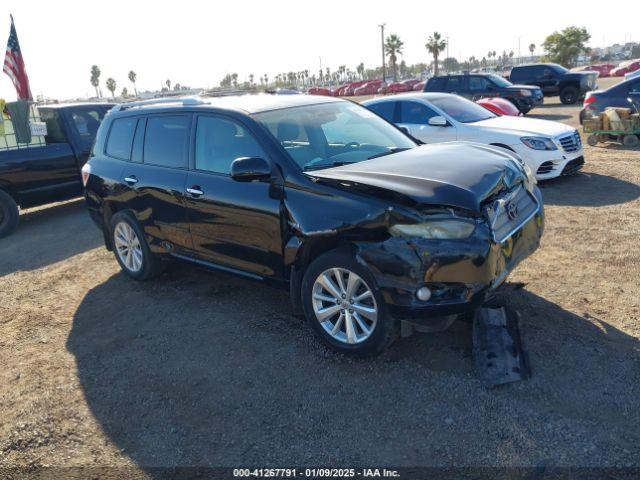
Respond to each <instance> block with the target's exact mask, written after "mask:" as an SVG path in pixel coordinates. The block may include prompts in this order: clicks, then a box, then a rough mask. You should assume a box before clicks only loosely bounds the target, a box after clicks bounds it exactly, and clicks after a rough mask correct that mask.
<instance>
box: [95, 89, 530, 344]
mask: <svg viewBox="0 0 640 480" xmlns="http://www.w3.org/2000/svg"><path fill="white" fill-rule="evenodd" d="M173 101H174V102H175V100H173ZM84 171H85V173H86V179H87V183H86V200H87V205H88V208H89V212H90V213H91V216H92V218H93V219H94V220H95V222H96V223H97V224H98V225H99V226H100V228H101V229H102V231H103V232H104V238H105V242H106V246H107V248H108V249H110V250H113V251H114V253H115V257H116V259H117V261H118V262H119V264H120V266H121V268H122V269H123V271H124V272H125V273H126V274H127V275H129V276H130V277H132V278H135V279H139V280H144V279H148V278H151V277H152V276H154V275H156V274H157V273H159V272H160V271H161V270H162V268H163V265H164V264H165V262H163V259H166V258H177V259H181V260H186V261H190V262H193V263H196V264H198V265H205V266H208V267H211V268H216V269H220V270H223V271H226V272H233V273H236V274H240V275H243V276H245V277H248V278H251V279H255V280H260V281H266V282H269V283H272V284H274V285H281V286H285V287H286V288H288V289H289V290H290V292H291V298H292V301H293V303H294V305H295V306H297V307H302V310H303V311H304V313H305V316H306V318H307V320H308V322H309V324H310V325H311V327H312V328H313V329H314V331H315V332H316V333H317V334H318V336H319V337H320V338H321V339H322V340H323V341H324V342H325V343H326V344H327V345H328V346H330V347H332V348H334V349H336V350H339V351H342V352H345V353H350V354H357V355H366V354H373V353H376V352H379V351H381V350H382V349H383V348H384V347H385V346H386V345H388V344H389V343H390V341H391V340H392V339H393V338H394V337H395V333H396V331H397V326H398V323H399V322H397V321H396V320H397V319H405V320H410V321H412V322H415V323H421V324H426V325H431V326H434V325H440V326H442V325H443V323H442V318H441V317H442V316H453V315H456V314H460V313H463V312H468V311H470V310H472V309H474V308H475V307H476V306H479V305H480V304H482V303H483V302H484V301H485V299H486V297H487V296H488V295H489V294H490V292H491V291H492V289H494V288H495V287H497V286H498V285H500V283H501V282H502V281H504V279H505V278H506V276H507V275H508V274H509V272H510V271H511V270H512V269H513V268H514V267H515V266H516V264H518V262H520V261H521V260H522V259H523V258H525V257H526V256H528V255H529V254H530V253H531V252H533V251H534V250H535V249H536V248H537V246H538V244H539V240H540V236H541V234H542V230H543V208H542V199H541V197H540V192H539V190H538V189H537V188H536V187H535V185H534V183H533V182H531V180H530V179H529V178H528V177H527V175H526V173H525V170H524V169H523V167H522V165H521V164H520V163H519V162H518V161H517V159H516V158H515V157H514V156H512V155H511V154H509V153H508V152H506V151H502V150H498V149H493V148H491V147H486V146H481V145H471V144H455V143H451V144H441V145H434V146H418V145H416V143H414V141H413V140H411V139H410V138H409V137H407V136H406V135H405V134H404V133H402V131H401V130H399V129H397V128H396V127H394V126H393V125H391V124H389V123H388V122H386V121H385V120H383V119H382V118H380V117H378V116H377V115H375V114H374V113H372V112H370V111H368V110H367V109H365V108H364V107H361V106H359V105H356V104H353V103H351V102H347V101H344V100H340V99H331V98H327V97H313V96H306V95H305V96H302V95H291V96H272V95H247V96H241V97H226V98H213V99H203V100H190V101H187V100H185V101H183V102H180V103H173V104H155V105H153V104H148V103H145V102H138V103H135V102H134V103H131V104H124V105H122V106H120V107H116V108H114V110H113V111H112V112H111V113H110V114H109V115H107V117H106V119H105V121H104V123H103V125H102V126H101V127H100V131H99V133H98V136H97V139H96V144H95V147H94V150H93V154H92V157H91V159H90V160H89V162H88V163H87V166H86V167H85V169H84Z"/></svg>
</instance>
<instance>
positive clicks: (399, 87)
mask: <svg viewBox="0 0 640 480" xmlns="http://www.w3.org/2000/svg"><path fill="white" fill-rule="evenodd" d="M409 90H411V89H410V88H409V85H407V84H406V83H403V82H393V83H390V84H389V85H382V86H381V87H380V88H379V89H378V93H382V94H386V93H402V92H408V91H409Z"/></svg>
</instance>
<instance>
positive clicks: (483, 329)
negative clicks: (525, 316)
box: [473, 305, 531, 388]
mask: <svg viewBox="0 0 640 480" xmlns="http://www.w3.org/2000/svg"><path fill="white" fill-rule="evenodd" d="M473 358H474V361H475V364H476V369H477V370H478V374H479V376H480V379H481V380H482V383H483V384H484V386H485V387H487V388H491V387H495V386H497V385H503V384H505V383H511V382H518V381H520V380H525V379H527V378H529V376H530V375H531V370H530V369H529V359H528V356H527V354H526V352H525V351H524V350H523V348H522V342H521V341H520V330H519V328H518V314H517V313H516V312H514V311H513V310H511V309H509V308H508V307H506V306H499V305H491V306H486V305H485V306H484V307H482V308H480V309H478V311H477V312H476V315H475V318H474V320H473Z"/></svg>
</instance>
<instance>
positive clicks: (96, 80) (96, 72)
mask: <svg viewBox="0 0 640 480" xmlns="http://www.w3.org/2000/svg"><path fill="white" fill-rule="evenodd" d="M91 85H92V86H93V88H95V89H96V97H98V98H100V91H99V90H98V86H99V85H100V68H99V67H98V66H97V65H93V66H92V67H91Z"/></svg>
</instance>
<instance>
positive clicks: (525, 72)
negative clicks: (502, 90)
mask: <svg viewBox="0 0 640 480" xmlns="http://www.w3.org/2000/svg"><path fill="white" fill-rule="evenodd" d="M531 76H533V71H532V69H531V67H519V68H517V67H516V68H513V69H512V70H511V74H510V75H509V79H510V80H511V81H512V82H517V81H519V80H520V79H522V78H526V77H531Z"/></svg>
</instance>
